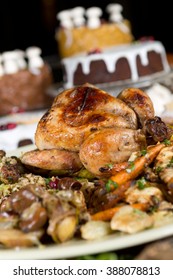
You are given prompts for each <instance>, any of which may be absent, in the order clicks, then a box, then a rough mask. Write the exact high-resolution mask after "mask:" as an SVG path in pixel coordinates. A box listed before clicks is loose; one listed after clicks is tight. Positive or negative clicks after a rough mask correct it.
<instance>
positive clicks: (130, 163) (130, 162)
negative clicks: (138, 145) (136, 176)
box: [126, 161, 135, 173]
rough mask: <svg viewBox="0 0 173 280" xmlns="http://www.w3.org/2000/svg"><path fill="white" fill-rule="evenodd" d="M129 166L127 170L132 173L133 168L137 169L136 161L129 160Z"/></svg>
mask: <svg viewBox="0 0 173 280" xmlns="http://www.w3.org/2000/svg"><path fill="white" fill-rule="evenodd" d="M128 164H129V165H128V168H126V171H127V172H128V173H130V172H131V171H132V170H134V169H135V163H134V161H129V162H128Z"/></svg>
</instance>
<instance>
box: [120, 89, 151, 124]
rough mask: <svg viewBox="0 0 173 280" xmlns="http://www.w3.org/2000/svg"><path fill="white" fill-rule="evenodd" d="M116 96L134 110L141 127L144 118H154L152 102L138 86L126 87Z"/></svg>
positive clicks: (144, 120)
mask: <svg viewBox="0 0 173 280" xmlns="http://www.w3.org/2000/svg"><path fill="white" fill-rule="evenodd" d="M117 98H119V99H121V100H122V101H124V102H125V103H126V104H127V105H128V106H129V107H130V108H132V109H133V110H134V112H135V113H136V115H137V117H138V121H139V124H140V125H141V127H143V126H144V124H145V122H146V120H148V119H152V118H154V116H155V114H154V107H153V103H152V101H151V99H150V97H149V96H148V95H147V94H146V93H145V92H144V91H142V90H140V89H138V88H127V89H125V90H123V91H122V92H120V94H119V95H118V96H117Z"/></svg>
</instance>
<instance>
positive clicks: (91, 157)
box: [79, 128, 146, 176]
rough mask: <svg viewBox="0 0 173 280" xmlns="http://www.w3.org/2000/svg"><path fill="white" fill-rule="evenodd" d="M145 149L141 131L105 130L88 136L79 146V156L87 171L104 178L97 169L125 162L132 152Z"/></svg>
mask: <svg viewBox="0 0 173 280" xmlns="http://www.w3.org/2000/svg"><path fill="white" fill-rule="evenodd" d="M144 148H146V139H145V136H144V134H143V133H142V132H141V130H132V129H127V128H107V129H103V130H100V131H97V132H95V133H93V134H92V135H90V136H89V137H88V138H87V139H86V140H85V141H84V143H83V144H82V145H81V148H80V152H79V156H80V160H81V162H82V163H83V165H84V166H85V168H86V169H87V170H89V171H90V172H91V173H93V174H96V175H97V176H105V174H103V173H101V172H100V171H99V169H100V168H101V167H106V166H108V165H110V164H113V163H121V162H125V161H127V160H128V159H129V157H130V155H131V153H132V152H134V151H139V150H142V149H144Z"/></svg>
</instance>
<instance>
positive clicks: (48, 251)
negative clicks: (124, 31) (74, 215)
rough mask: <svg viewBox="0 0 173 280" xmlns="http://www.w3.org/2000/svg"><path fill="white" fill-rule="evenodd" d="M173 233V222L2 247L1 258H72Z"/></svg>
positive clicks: (138, 243) (127, 246)
mask: <svg viewBox="0 0 173 280" xmlns="http://www.w3.org/2000/svg"><path fill="white" fill-rule="evenodd" d="M34 148H35V146H34V145H29V146H26V147H23V148H19V149H17V150H16V151H13V152H9V153H8V154H7V155H9V156H11V155H13V156H18V157H20V155H21V153H23V152H25V151H28V150H32V149H34ZM171 235H173V224H167V225H164V226H162V227H159V228H152V229H148V230H145V231H142V232H139V233H136V234H132V235H129V234H122V233H121V234H120V233H114V234H112V235H109V236H106V237H104V238H102V239H99V240H95V241H85V240H71V241H69V242H66V243H63V244H55V245H51V246H45V247H41V248H37V247H34V248H27V249H19V248H17V249H0V259H1V260H2V259H3V260H5V259H72V258H74V257H77V256H78V257H79V256H83V255H86V254H97V253H101V252H108V251H116V250H120V249H125V248H130V247H133V246H137V245H141V244H145V243H147V242H151V241H155V240H158V239H162V238H165V237H168V236H171Z"/></svg>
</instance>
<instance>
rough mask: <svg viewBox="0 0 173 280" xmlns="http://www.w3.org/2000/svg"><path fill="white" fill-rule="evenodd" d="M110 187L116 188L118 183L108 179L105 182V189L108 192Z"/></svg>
mask: <svg viewBox="0 0 173 280" xmlns="http://www.w3.org/2000/svg"><path fill="white" fill-rule="evenodd" d="M112 188H114V189H116V188H118V184H117V183H116V182H114V181H112V180H110V179H109V180H108V181H107V183H106V190H107V191H108V192H110V191H111V190H112Z"/></svg>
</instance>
